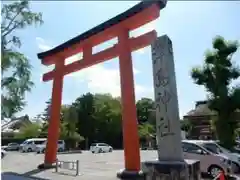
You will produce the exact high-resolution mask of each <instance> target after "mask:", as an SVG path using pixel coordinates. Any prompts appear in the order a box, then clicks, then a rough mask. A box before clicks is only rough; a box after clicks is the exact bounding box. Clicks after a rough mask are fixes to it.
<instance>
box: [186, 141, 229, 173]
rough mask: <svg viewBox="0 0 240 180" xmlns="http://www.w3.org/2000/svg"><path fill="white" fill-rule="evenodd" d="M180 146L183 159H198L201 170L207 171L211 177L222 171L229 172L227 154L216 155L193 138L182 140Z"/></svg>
mask: <svg viewBox="0 0 240 180" xmlns="http://www.w3.org/2000/svg"><path fill="white" fill-rule="evenodd" d="M182 148H183V155H184V158H185V159H196V160H199V161H200V169H201V172H204V173H208V174H209V175H211V176H212V177H213V178H215V177H216V176H218V175H219V173H220V172H222V171H223V172H224V173H230V172H231V161H230V160H229V158H228V157H227V156H223V155H216V154H214V153H212V152H210V151H208V150H207V149H205V148H204V147H202V146H201V145H199V144H198V143H197V141H195V140H183V141H182Z"/></svg>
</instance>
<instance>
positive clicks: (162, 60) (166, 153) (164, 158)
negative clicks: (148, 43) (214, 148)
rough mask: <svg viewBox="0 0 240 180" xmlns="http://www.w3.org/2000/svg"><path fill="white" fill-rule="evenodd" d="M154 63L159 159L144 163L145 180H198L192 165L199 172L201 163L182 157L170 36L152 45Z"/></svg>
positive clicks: (159, 39) (165, 36) (162, 37)
mask: <svg viewBox="0 0 240 180" xmlns="http://www.w3.org/2000/svg"><path fill="white" fill-rule="evenodd" d="M152 63H153V82H154V93H155V107H156V128H157V129H156V132H157V137H156V138H157V145H158V150H157V151H158V160H156V161H146V162H143V163H142V169H143V172H144V173H146V180H152V179H161V180H162V179H174V180H187V179H194V180H198V178H199V172H198V171H197V173H198V174H196V173H195V177H193V175H192V169H193V168H192V166H193V164H195V166H196V167H195V169H198V170H199V168H200V167H199V166H200V162H199V161H194V160H192V161H190V160H184V158H183V152H182V145H181V129H180V120H179V109H178V97H177V86H176V77H175V69H174V60H173V49H172V42H171V40H170V39H169V37H168V36H167V35H164V36H161V37H159V38H157V40H156V41H155V42H154V43H153V44H152ZM195 171H196V170H195ZM190 176H192V178H190Z"/></svg>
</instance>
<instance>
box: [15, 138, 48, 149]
mask: <svg viewBox="0 0 240 180" xmlns="http://www.w3.org/2000/svg"><path fill="white" fill-rule="evenodd" d="M46 140H47V139H46V138H33V139H27V140H26V141H24V142H23V143H22V144H20V148H19V151H20V152H33V151H36V147H37V145H39V144H42V143H44V142H45V141H46Z"/></svg>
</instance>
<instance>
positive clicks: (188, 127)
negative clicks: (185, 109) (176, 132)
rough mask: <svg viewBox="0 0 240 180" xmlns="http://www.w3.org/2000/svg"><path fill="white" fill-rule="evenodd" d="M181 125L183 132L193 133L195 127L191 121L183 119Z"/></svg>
mask: <svg viewBox="0 0 240 180" xmlns="http://www.w3.org/2000/svg"><path fill="white" fill-rule="evenodd" d="M180 123H181V130H183V131H185V132H187V133H190V132H191V130H192V127H193V125H192V123H191V121H189V119H183V120H181V121H180Z"/></svg>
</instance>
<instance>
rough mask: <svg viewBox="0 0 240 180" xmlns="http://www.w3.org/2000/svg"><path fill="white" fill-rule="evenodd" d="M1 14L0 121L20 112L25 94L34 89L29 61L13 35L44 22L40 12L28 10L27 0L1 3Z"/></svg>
mask: <svg viewBox="0 0 240 180" xmlns="http://www.w3.org/2000/svg"><path fill="white" fill-rule="evenodd" d="M1 12H2V22H1V39H2V42H1V50H2V52H1V57H2V60H1V70H2V80H1V86H2V101H1V109H2V118H6V117H7V118H11V117H12V116H13V115H14V114H15V113H17V112H19V111H20V110H22V108H23V107H24V105H25V102H24V97H25V93H26V92H28V91H30V90H31V88H32V87H33V82H32V81H31V65H30V60H29V59H28V58H27V57H26V56H25V55H24V54H22V53H21V52H19V51H18V48H20V47H21V44H22V43H21V40H20V38H19V37H18V36H16V34H15V33H16V31H17V30H22V29H25V28H27V27H28V26H31V25H33V24H42V23H43V20H42V14H41V13H34V12H32V11H31V10H30V8H29V1H26V0H23V1H17V2H13V3H4V4H3V6H2V10H1Z"/></svg>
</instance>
